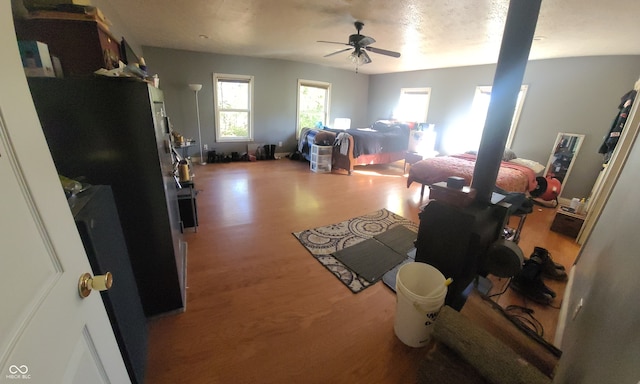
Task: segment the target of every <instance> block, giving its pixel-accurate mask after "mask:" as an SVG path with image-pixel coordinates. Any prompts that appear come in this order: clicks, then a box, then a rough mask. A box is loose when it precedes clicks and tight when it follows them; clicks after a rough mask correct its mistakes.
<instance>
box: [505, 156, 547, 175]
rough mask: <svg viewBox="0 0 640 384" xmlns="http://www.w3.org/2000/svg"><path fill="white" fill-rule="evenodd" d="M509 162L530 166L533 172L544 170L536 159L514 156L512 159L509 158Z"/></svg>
mask: <svg viewBox="0 0 640 384" xmlns="http://www.w3.org/2000/svg"><path fill="white" fill-rule="evenodd" d="M509 162H510V163H514V164H518V165H523V166H525V167H527V168H531V170H532V171H533V172H535V173H536V174H538V173H541V172H542V171H544V168H545V166H544V165H542V164H540V163H538V162H537V161H533V160H527V159H521V158H516V159H513V160H509Z"/></svg>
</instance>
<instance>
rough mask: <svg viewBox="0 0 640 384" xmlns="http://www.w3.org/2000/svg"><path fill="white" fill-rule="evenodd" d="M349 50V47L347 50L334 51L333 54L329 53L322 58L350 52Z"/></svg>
mask: <svg viewBox="0 0 640 384" xmlns="http://www.w3.org/2000/svg"><path fill="white" fill-rule="evenodd" d="M350 49H351V47H349V48H345V49H341V50H339V51H335V52H333V53H330V54H328V55H324V56H323V57H329V56H333V55H337V54H338V53H342V52H346V51H348V50H350Z"/></svg>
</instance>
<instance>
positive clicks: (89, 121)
mask: <svg viewBox="0 0 640 384" xmlns="http://www.w3.org/2000/svg"><path fill="white" fill-rule="evenodd" d="M28 82H29V87H30V90H31V95H32V97H33V101H34V104H35V107H36V111H37V113H38V117H39V118H40V123H41V125H42V129H43V131H44V134H45V137H46V139H47V144H48V146H49V149H50V151H51V155H52V157H53V161H54V163H55V165H56V168H57V170H58V173H60V174H62V175H64V176H67V177H71V178H84V180H85V181H86V182H87V183H90V184H93V185H97V184H101V185H110V186H111V188H112V190H113V195H114V198H115V202H116V207H117V210H118V215H119V217H120V222H121V226H122V231H123V233H124V237H125V240H126V243H127V249H128V251H129V257H130V259H131V266H132V268H133V273H134V276H135V279H136V283H137V285H138V291H139V293H140V298H141V302H142V305H143V308H144V312H145V315H146V316H154V315H158V314H162V313H167V312H172V311H179V310H183V309H184V305H185V276H186V265H185V263H186V243H184V241H183V240H182V234H181V232H180V214H179V210H178V200H177V188H176V182H175V179H174V177H173V158H172V150H171V141H170V138H169V132H168V127H167V125H166V119H165V117H164V102H163V95H162V92H161V91H160V90H158V89H157V88H154V87H152V86H149V85H148V84H147V83H144V82H141V81H137V80H134V79H127V78H100V77H96V78H85V79H80V78H75V79H55V78H29V79H28Z"/></svg>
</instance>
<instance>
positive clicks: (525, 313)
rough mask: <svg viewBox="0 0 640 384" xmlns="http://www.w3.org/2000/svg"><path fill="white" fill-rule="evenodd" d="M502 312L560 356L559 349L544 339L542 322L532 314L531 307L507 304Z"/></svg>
mask: <svg viewBox="0 0 640 384" xmlns="http://www.w3.org/2000/svg"><path fill="white" fill-rule="evenodd" d="M504 314H505V315H506V317H507V319H509V320H510V321H511V322H512V323H513V324H514V325H515V326H516V327H518V328H520V329H521V330H523V331H524V332H525V333H527V334H528V335H530V336H531V337H532V338H534V339H536V340H537V341H538V342H539V343H541V344H542V345H544V346H545V347H546V348H547V349H548V350H549V351H550V352H551V353H553V354H554V355H555V356H556V357H560V356H561V355H562V351H561V350H559V349H558V348H557V347H556V346H555V345H553V344H551V343H549V342H548V341H546V340H545V339H544V337H543V336H544V327H543V326H542V323H540V321H539V320H538V319H536V318H535V316H533V314H534V310H533V309H531V308H527V307H523V306H520V305H509V306H508V307H507V308H505V311H504Z"/></svg>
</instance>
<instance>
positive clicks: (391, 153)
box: [298, 122, 411, 174]
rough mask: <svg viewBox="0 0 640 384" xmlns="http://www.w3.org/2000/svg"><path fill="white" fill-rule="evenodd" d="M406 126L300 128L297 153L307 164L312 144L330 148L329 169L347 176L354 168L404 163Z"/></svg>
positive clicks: (407, 135)
mask: <svg viewBox="0 0 640 384" xmlns="http://www.w3.org/2000/svg"><path fill="white" fill-rule="evenodd" d="M410 128H411V127H410V125H409V124H404V123H382V122H376V123H375V124H373V125H372V127H371V128H354V129H344V130H342V129H330V128H323V129H318V128H303V129H302V131H301V132H300V138H299V139H298V151H299V152H300V153H301V155H302V157H303V158H305V159H307V160H310V154H309V153H310V149H311V146H312V145H313V144H316V145H331V146H333V147H334V150H333V158H332V169H343V170H346V171H347V172H348V173H349V174H351V172H352V171H353V167H354V166H356V165H368V164H388V163H393V162H395V161H398V160H402V159H404V156H405V153H406V151H407V149H408V147H409V133H410Z"/></svg>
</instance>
